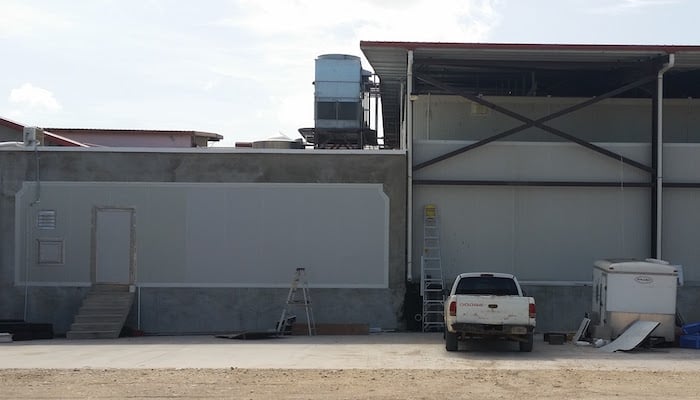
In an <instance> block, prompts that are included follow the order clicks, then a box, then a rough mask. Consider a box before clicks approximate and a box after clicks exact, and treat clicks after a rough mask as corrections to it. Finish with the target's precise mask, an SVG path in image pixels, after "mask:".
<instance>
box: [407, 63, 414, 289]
mask: <svg viewBox="0 0 700 400" xmlns="http://www.w3.org/2000/svg"><path fill="white" fill-rule="evenodd" d="M406 95H407V96H406V100H407V101H406V144H405V146H406V163H407V168H406V169H407V172H408V173H407V174H406V175H407V179H406V281H408V282H413V99H412V98H411V96H413V50H409V51H408V65H407V68H406Z"/></svg>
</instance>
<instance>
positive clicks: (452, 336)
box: [445, 330, 459, 351]
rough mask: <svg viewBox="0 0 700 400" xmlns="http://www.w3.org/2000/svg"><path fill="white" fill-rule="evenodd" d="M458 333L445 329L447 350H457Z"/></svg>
mask: <svg viewBox="0 0 700 400" xmlns="http://www.w3.org/2000/svg"><path fill="white" fill-rule="evenodd" d="M458 345H459V343H458V342H457V334H456V333H452V332H448V331H447V330H445V349H446V350H447V351H457V346H458Z"/></svg>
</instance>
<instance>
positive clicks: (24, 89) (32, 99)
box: [9, 83, 61, 111]
mask: <svg viewBox="0 0 700 400" xmlns="http://www.w3.org/2000/svg"><path fill="white" fill-rule="evenodd" d="M9 100H10V103H14V104H19V105H22V106H26V107H30V108H41V109H45V110H48V111H59V110H60V109H61V105H60V104H59V103H58V101H56V98H55V97H54V96H53V93H51V92H50V91H48V90H46V89H42V88H40V87H37V86H34V85H32V84H31V83H25V84H24V85H22V86H20V87H19V88H16V89H12V91H11V92H10V98H9Z"/></svg>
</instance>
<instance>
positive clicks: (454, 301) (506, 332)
mask: <svg viewBox="0 0 700 400" xmlns="http://www.w3.org/2000/svg"><path fill="white" fill-rule="evenodd" d="M534 329H535V299H533V298H532V297H525V296H524V295H523V291H522V289H521V288H520V284H518V280H517V279H516V278H515V276H513V275H511V274H502V273H496V272H473V273H465V274H461V275H459V276H457V278H456V279H455V282H454V284H453V285H452V291H451V292H450V295H449V297H448V298H447V300H446V301H445V348H446V349H447V351H457V348H458V345H459V341H460V340H467V339H479V338H487V337H492V338H501V339H506V340H514V341H518V342H519V344H520V351H532V344H533V332H534Z"/></svg>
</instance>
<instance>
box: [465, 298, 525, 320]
mask: <svg viewBox="0 0 700 400" xmlns="http://www.w3.org/2000/svg"><path fill="white" fill-rule="evenodd" d="M456 298H457V316H456V317H457V318H456V322H465V323H472V324H489V325H492V324H497V325H528V324H529V323H530V318H529V307H530V299H531V298H529V297H519V296H473V295H458V296H456Z"/></svg>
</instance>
